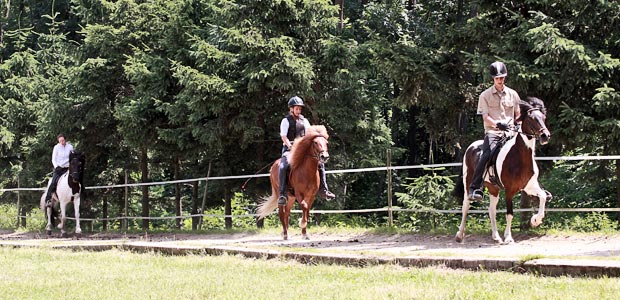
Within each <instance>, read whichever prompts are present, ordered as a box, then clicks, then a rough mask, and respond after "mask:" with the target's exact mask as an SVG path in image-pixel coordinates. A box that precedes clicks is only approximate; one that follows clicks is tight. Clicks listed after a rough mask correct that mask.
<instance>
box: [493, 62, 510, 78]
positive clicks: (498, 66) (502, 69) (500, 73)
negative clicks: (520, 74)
mask: <svg viewBox="0 0 620 300" xmlns="http://www.w3.org/2000/svg"><path fill="white" fill-rule="evenodd" d="M489 71H490V73H491V77H493V78H496V77H506V76H508V70H507V69H506V65H505V64H504V63H503V62H501V61H496V62H494V63H492V64H491V65H490V66H489Z"/></svg>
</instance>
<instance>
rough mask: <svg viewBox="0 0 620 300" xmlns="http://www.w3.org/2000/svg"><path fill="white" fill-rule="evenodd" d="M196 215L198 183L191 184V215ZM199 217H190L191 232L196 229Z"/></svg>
mask: <svg viewBox="0 0 620 300" xmlns="http://www.w3.org/2000/svg"><path fill="white" fill-rule="evenodd" d="M196 214H198V181H194V182H192V215H196ZM198 222H200V217H192V230H197V229H198Z"/></svg>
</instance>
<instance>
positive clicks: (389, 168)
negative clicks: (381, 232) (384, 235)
mask: <svg viewBox="0 0 620 300" xmlns="http://www.w3.org/2000/svg"><path fill="white" fill-rule="evenodd" d="M386 156H387V183H388V189H387V197H388V225H389V226H390V227H392V226H393V225H394V217H393V215H392V149H387V155H386Z"/></svg>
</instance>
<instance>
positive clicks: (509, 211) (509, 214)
mask: <svg viewBox="0 0 620 300" xmlns="http://www.w3.org/2000/svg"><path fill="white" fill-rule="evenodd" d="M513 196H514V193H510V192H508V191H507V192H506V230H505V231H504V243H506V244H511V243H514V242H515V240H514V239H513V238H512V218H513V216H514V211H513V207H512V197H513Z"/></svg>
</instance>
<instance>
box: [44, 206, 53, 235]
mask: <svg viewBox="0 0 620 300" xmlns="http://www.w3.org/2000/svg"><path fill="white" fill-rule="evenodd" d="M45 215H46V216H47V225H46V226H45V233H47V235H52V208H51V207H45Z"/></svg>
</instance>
